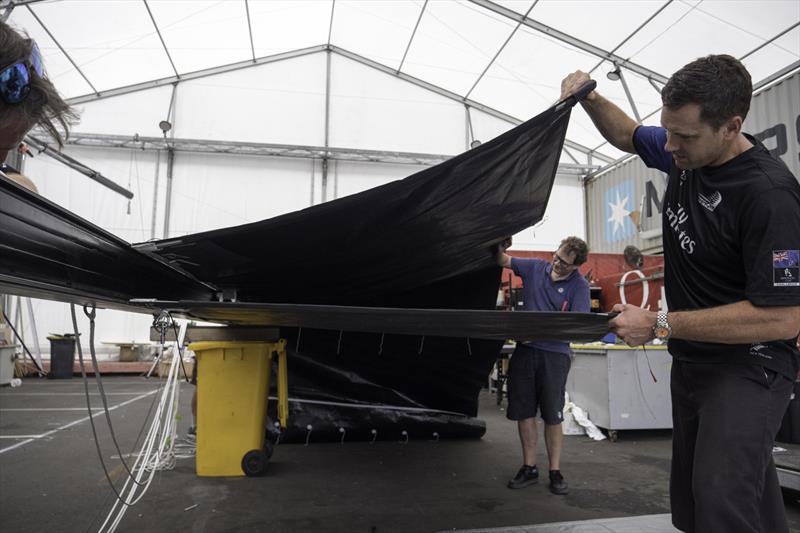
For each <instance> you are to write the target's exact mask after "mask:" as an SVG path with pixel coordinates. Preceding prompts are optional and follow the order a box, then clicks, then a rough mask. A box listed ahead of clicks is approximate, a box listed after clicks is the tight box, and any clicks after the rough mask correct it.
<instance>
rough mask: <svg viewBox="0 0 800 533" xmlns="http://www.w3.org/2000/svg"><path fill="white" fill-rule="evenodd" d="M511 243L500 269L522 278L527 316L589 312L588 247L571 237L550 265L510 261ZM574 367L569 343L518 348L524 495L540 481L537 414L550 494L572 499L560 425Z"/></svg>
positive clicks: (514, 413)
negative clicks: (585, 265)
mask: <svg viewBox="0 0 800 533" xmlns="http://www.w3.org/2000/svg"><path fill="white" fill-rule="evenodd" d="M509 246H511V238H508V239H506V241H505V242H503V243H502V244H500V245H499V246H498V247H497V250H496V255H495V259H496V261H497V264H498V265H500V266H502V267H505V268H510V269H512V270H513V271H514V273H515V274H516V275H517V276H519V277H521V278H522V284H523V285H522V307H523V309H525V310H526V311H563V312H568V311H573V312H582V313H588V312H589V307H590V303H589V283H588V282H587V281H586V280H585V279H584V278H583V276H582V275H581V274H580V272H578V267H579V266H580V265H582V264H583V263H585V262H586V259H587V256H588V255H589V247H588V246H587V245H586V243H585V242H584V241H583V240H582V239H579V238H578V237H567V238H566V239H564V240H563V241H561V244H560V245H559V247H558V250H556V252H555V253H554V254H553V259H552V261H551V262H547V261H543V260H541V259H521V258H518V257H511V256H510V255H508V254H506V253H505V251H506V249H508V247H509ZM570 363H571V352H570V348H569V344H568V343H566V342H551V341H533V342H524V343H518V344H517V347H516V349H515V350H514V353H513V354H512V355H511V360H510V361H509V369H508V373H509V375H508V410H507V411H506V416H507V417H508V419H509V420H516V421H517V429H518V430H519V439H520V443H521V445H522V467H521V468H520V469H519V471H518V472H517V475H516V476H514V478H513V479H511V480H510V481H509V482H508V487H509V488H511V489H521V488H524V487H528V486H530V485H533V484H535V483H536V482H537V481H538V480H539V470H538V468H537V466H536V445H537V441H538V432H537V428H536V412H537V410H538V411H539V412H540V413H541V417H542V420H544V424H545V427H544V440H545V446H546V448H547V458H548V461H549V478H550V483H549V488H550V492H552V493H553V494H559V495H563V494H567V493H568V492H569V487H568V486H567V482H566V481H565V480H564V476H563V475H562V474H561V445H562V443H563V441H564V434H563V432H562V426H561V423H562V421H563V411H564V392H565V387H566V384H567V374H568V373H569V368H570Z"/></svg>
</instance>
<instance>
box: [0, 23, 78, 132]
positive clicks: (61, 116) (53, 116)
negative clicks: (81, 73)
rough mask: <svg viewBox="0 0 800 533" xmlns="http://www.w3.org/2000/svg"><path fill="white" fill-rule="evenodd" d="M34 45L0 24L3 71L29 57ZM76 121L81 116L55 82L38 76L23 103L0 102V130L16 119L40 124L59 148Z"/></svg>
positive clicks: (34, 78)
mask: <svg viewBox="0 0 800 533" xmlns="http://www.w3.org/2000/svg"><path fill="white" fill-rule="evenodd" d="M33 44H34V43H33V40H32V39H29V38H28V37H27V36H24V35H20V34H19V33H17V31H15V30H14V29H13V28H12V27H11V26H9V25H8V24H6V23H5V22H2V21H0V68H5V67H7V66H9V65H11V64H13V63H14V62H15V61H20V60H23V59H26V58H28V57H30V55H31V50H32V49H33ZM77 119H78V115H77V114H76V113H75V111H74V110H73V109H72V108H71V107H70V105H69V104H68V103H67V102H65V101H64V99H63V98H61V95H59V94H58V91H57V90H56V88H55V87H54V86H53V84H52V82H50V80H48V79H47V77H45V78H40V77H39V76H37V75H36V74H35V73H33V74H32V75H31V90H30V93H28V95H27V96H26V97H25V99H24V100H23V101H22V102H20V103H18V104H6V103H5V102H4V101H2V100H0V127H8V125H9V123H10V122H12V121H17V120H22V121H24V123H26V124H27V125H28V128H32V127H33V126H35V125H37V124H38V125H39V126H41V127H42V128H44V129H45V130H46V131H47V133H48V134H49V135H50V136H51V137H52V138H53V140H55V141H56V142H57V143H58V145H59V146H63V145H64V139H65V138H66V136H67V135H68V134H69V127H70V125H71V124H74V123H75V122H76V121H77ZM59 126H60V129H59ZM62 132H63V133H62Z"/></svg>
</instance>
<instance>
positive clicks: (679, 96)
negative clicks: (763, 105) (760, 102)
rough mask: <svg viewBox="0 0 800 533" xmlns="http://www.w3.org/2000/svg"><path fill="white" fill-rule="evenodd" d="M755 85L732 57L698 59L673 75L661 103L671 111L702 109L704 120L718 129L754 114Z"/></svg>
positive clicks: (662, 94)
mask: <svg viewBox="0 0 800 533" xmlns="http://www.w3.org/2000/svg"><path fill="white" fill-rule="evenodd" d="M752 97H753V82H752V80H751V79H750V73H749V72H747V69H746V68H745V67H744V65H742V63H741V61H739V60H738V59H736V58H735V57H732V56H729V55H724V54H723V55H710V56H706V57H701V58H699V59H696V60H694V61H692V62H691V63H689V64H688V65H686V66H685V67H683V68H682V69H680V70H679V71H678V72H676V73H675V74H673V75H672V77H671V78H670V79H669V81H667V84H666V85H665V86H664V88H663V89H661V103H662V104H664V107H667V108H669V109H678V108H680V107H683V106H685V105H686V104H698V105H699V106H700V118H701V119H702V120H703V121H704V122H707V123H708V124H710V125H711V126H712V127H714V128H715V129H718V128H719V127H720V126H722V125H723V124H724V123H725V121H726V120H728V119H730V118H732V117H735V116H740V117H742V120H744V119H745V117H746V116H747V112H748V111H749V110H750V99H751V98H752Z"/></svg>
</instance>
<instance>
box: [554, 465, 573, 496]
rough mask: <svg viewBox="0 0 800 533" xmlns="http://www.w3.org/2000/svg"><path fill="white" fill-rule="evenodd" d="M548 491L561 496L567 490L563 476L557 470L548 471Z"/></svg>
mask: <svg viewBox="0 0 800 533" xmlns="http://www.w3.org/2000/svg"><path fill="white" fill-rule="evenodd" d="M550 492H552V493H553V494H558V495H559V496H563V495H564V494H567V493H568V492H569V486H568V485H567V482H566V481H564V476H562V475H561V471H559V470H551V471H550Z"/></svg>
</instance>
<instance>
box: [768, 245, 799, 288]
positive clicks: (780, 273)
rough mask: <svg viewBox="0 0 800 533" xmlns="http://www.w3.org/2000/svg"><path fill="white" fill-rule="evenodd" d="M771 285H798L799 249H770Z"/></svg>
mask: <svg viewBox="0 0 800 533" xmlns="http://www.w3.org/2000/svg"><path fill="white" fill-rule="evenodd" d="M772 285H773V286H775V287H800V250H772Z"/></svg>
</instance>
